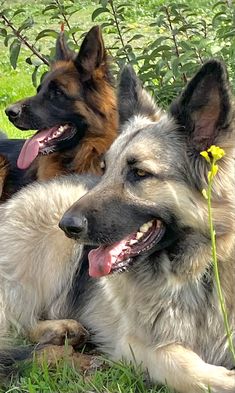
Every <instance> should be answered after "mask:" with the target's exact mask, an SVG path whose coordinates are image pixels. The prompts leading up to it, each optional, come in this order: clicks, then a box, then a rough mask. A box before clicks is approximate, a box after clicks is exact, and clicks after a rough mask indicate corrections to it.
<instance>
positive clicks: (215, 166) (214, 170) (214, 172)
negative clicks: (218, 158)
mask: <svg viewBox="0 0 235 393" xmlns="http://www.w3.org/2000/svg"><path fill="white" fill-rule="evenodd" d="M218 169H219V168H218V165H216V164H214V165H212V167H211V173H212V176H213V177H214V176H215V175H216V173H217V172H218Z"/></svg>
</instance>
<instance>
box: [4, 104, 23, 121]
mask: <svg viewBox="0 0 235 393" xmlns="http://www.w3.org/2000/svg"><path fill="white" fill-rule="evenodd" d="M5 113H6V115H7V117H8V118H9V120H10V121H11V122H13V123H14V121H15V120H17V119H18V118H19V117H20V116H21V113H22V104H20V103H16V104H12V105H9V106H8V107H7V108H6V109H5Z"/></svg>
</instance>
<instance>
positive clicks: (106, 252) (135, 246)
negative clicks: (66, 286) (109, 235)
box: [88, 220, 165, 277]
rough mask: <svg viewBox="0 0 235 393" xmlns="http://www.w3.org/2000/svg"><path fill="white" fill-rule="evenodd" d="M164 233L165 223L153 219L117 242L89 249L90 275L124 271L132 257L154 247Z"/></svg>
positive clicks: (98, 275) (99, 275) (97, 275)
mask: <svg viewBox="0 0 235 393" xmlns="http://www.w3.org/2000/svg"><path fill="white" fill-rule="evenodd" d="M164 233H165V225H164V224H163V223H162V222H161V221H160V220H153V221H149V222H147V223H145V224H144V225H142V226H141V227H140V228H139V230H138V231H137V232H135V233H132V234H130V235H128V236H127V237H126V238H125V239H123V240H121V241H119V242H116V243H114V244H112V245H109V246H100V247H98V248H97V249H94V250H91V251H90V252H89V255H88V259H89V274H90V276H92V277H101V276H105V275H107V274H110V273H113V272H124V271H126V270H127V269H128V267H129V266H130V265H131V264H132V263H133V262H134V258H135V257H137V256H138V255H140V254H144V253H146V252H148V251H150V250H151V249H152V248H154V247H155V246H156V244H157V243H159V242H160V240H161V239H162V237H163V235H164Z"/></svg>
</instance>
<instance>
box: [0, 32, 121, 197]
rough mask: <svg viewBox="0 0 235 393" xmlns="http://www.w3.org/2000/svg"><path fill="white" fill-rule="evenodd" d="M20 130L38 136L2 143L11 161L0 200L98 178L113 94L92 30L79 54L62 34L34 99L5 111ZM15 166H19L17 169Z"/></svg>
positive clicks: (110, 134)
mask: <svg viewBox="0 0 235 393" xmlns="http://www.w3.org/2000/svg"><path fill="white" fill-rule="evenodd" d="M6 114H7V116H8V118H9V120H10V121H11V122H12V123H13V124H14V125H15V126H16V127H18V128H19V129H21V130H30V129H33V130H39V131H38V132H37V133H36V134H35V135H34V136H33V137H32V138H30V139H28V140H26V141H25V140H10V139H9V140H2V139H1V140H0V154H2V155H4V156H5V158H6V159H7V160H8V161H9V170H8V175H7V177H6V179H5V183H4V185H3V195H2V198H3V199H6V198H8V197H9V196H11V195H12V194H13V193H14V192H15V191H17V190H18V189H19V188H21V187H22V186H23V185H26V184H28V183H30V182H32V181H33V180H36V179H39V180H45V179H50V178H52V177H55V176H58V175H61V174H67V173H72V172H75V173H96V174H98V173H100V163H99V161H100V157H101V156H102V155H103V153H104V152H105V151H106V150H107V149H108V148H109V146H110V145H111V143H112V141H113V140H114V138H115V137H116V131H117V110H116V94H115V91H114V87H113V80H112V77H111V73H110V66H109V60H108V57H107V54H106V51H105V47H104V43H103V38H102V34H101V30H100V28H99V27H98V26H95V27H93V28H92V29H91V30H90V31H89V32H88V33H87V34H86V36H85V38H84V40H83V42H82V45H81V48H80V51H79V53H78V54H76V53H73V52H72V51H71V50H70V49H69V48H68V47H67V44H66V41H65V37H64V33H63V32H61V33H60V35H59V37H58V39H57V43H56V60H55V61H54V62H53V63H52V65H51V70H50V72H48V73H47V74H46V76H45V77H44V79H43V81H42V83H41V85H40V86H39V87H38V89H37V94H36V95H35V96H33V97H29V98H26V99H23V100H21V101H18V102H16V103H15V104H13V105H10V106H9V107H8V108H7V109H6ZM16 163H17V165H16Z"/></svg>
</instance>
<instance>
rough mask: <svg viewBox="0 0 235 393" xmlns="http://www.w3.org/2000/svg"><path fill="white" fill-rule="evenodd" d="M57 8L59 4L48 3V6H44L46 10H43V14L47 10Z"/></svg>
mask: <svg viewBox="0 0 235 393" xmlns="http://www.w3.org/2000/svg"><path fill="white" fill-rule="evenodd" d="M56 9H57V5H55V4H50V5H48V6H46V7H45V8H44V10H43V11H42V14H45V13H46V12H47V11H50V10H56Z"/></svg>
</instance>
